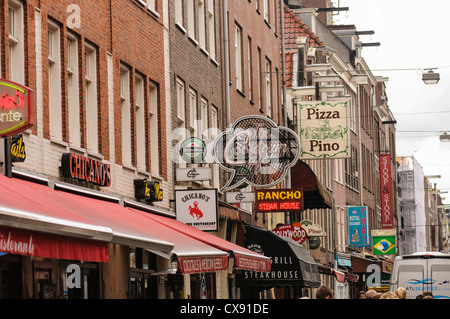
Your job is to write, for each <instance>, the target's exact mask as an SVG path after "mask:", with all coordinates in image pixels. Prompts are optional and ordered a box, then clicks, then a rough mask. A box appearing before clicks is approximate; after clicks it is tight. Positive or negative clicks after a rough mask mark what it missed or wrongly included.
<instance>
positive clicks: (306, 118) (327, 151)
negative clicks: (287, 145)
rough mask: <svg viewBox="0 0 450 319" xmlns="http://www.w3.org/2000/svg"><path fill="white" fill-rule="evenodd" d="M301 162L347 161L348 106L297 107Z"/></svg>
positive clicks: (306, 104)
mask: <svg viewBox="0 0 450 319" xmlns="http://www.w3.org/2000/svg"><path fill="white" fill-rule="evenodd" d="M297 107H298V114H299V117H298V119H299V120H298V127H299V131H298V134H299V136H300V140H301V151H300V158H301V159H321V158H349V157H350V135H349V125H348V123H349V118H350V115H349V107H348V102H332V101H326V102H325V101H311V102H301V103H298V106H297Z"/></svg>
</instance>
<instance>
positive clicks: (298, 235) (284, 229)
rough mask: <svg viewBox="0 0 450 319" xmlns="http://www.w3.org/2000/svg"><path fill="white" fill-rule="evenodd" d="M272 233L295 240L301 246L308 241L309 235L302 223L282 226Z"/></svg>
mask: <svg viewBox="0 0 450 319" xmlns="http://www.w3.org/2000/svg"><path fill="white" fill-rule="evenodd" d="M272 232H274V233H275V234H277V235H278V236H282V237H287V238H291V239H293V240H295V241H296V242H298V243H299V244H301V243H303V242H304V241H305V240H306V237H307V235H308V234H307V233H306V230H305V229H304V228H303V227H302V225H300V223H293V224H290V225H282V226H278V227H277V228H275V229H273V230H272Z"/></svg>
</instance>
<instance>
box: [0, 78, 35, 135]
mask: <svg viewBox="0 0 450 319" xmlns="http://www.w3.org/2000/svg"><path fill="white" fill-rule="evenodd" d="M33 125H34V91H33V90H31V89H29V88H27V87H25V86H22V85H20V84H17V83H14V82H10V81H7V80H0V137H9V136H13V135H16V134H18V133H20V132H23V131H25V130H26V129H28V128H30V127H31V126H33Z"/></svg>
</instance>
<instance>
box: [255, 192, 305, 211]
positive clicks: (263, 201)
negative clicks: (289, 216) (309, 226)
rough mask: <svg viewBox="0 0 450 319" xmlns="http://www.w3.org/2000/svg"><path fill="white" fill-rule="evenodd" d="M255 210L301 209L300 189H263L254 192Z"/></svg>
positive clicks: (301, 196)
mask: <svg viewBox="0 0 450 319" xmlns="http://www.w3.org/2000/svg"><path fill="white" fill-rule="evenodd" d="M255 204H256V212H260V213H269V212H298V211H301V210H303V190H302V189H263V190H258V191H256V192H255Z"/></svg>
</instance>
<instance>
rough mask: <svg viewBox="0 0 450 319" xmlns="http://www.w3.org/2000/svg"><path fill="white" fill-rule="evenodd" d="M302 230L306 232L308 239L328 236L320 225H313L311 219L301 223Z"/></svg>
mask: <svg viewBox="0 0 450 319" xmlns="http://www.w3.org/2000/svg"><path fill="white" fill-rule="evenodd" d="M300 225H301V226H302V228H303V229H304V230H305V231H306V234H307V236H308V237H316V236H317V237H324V236H326V235H327V233H325V231H324V230H323V229H322V226H320V225H319V224H315V223H313V222H312V221H311V220H309V219H304V220H302V221H301V222H300Z"/></svg>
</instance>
